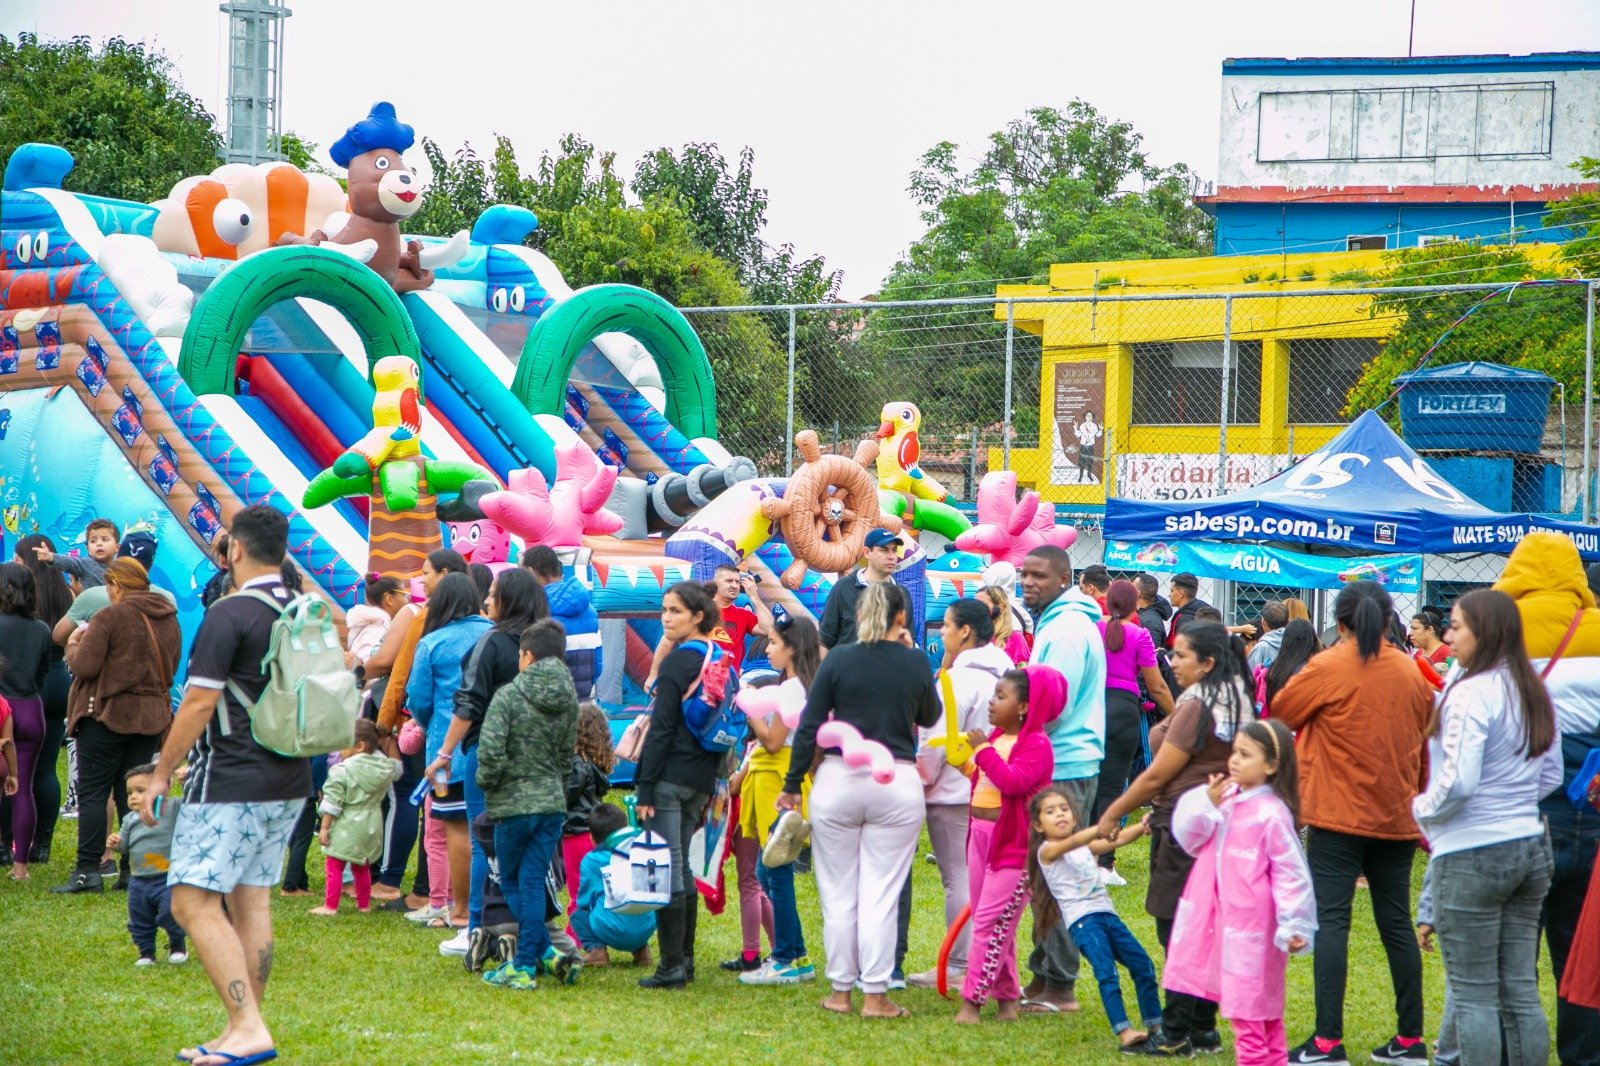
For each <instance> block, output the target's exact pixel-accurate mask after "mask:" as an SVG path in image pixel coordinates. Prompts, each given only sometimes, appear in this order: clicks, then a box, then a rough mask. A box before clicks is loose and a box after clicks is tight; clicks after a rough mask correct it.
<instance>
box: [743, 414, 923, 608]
mask: <svg viewBox="0 0 1600 1066" xmlns="http://www.w3.org/2000/svg"><path fill="white" fill-rule="evenodd" d="M794 442H795V446H796V447H798V448H799V449H800V455H801V457H802V459H804V462H803V463H802V464H801V466H800V467H799V469H797V470H796V471H795V472H794V474H793V475H791V476H790V478H789V484H788V486H787V487H786V488H785V489H784V490H783V498H782V499H777V500H764V501H762V504H761V513H762V514H764V515H765V516H766V517H767V518H770V519H773V520H775V521H777V523H778V528H779V529H780V530H781V531H782V532H783V539H784V542H785V543H786V544H788V546H789V554H791V555H793V556H794V562H793V563H792V564H791V565H790V566H789V567H787V568H786V569H785V570H784V572H783V577H782V582H783V586H784V587H785V588H787V589H791V590H792V589H798V588H799V587H800V584H801V582H802V581H803V580H804V579H805V573H806V570H807V568H809V569H812V570H817V571H820V572H822V573H828V574H839V573H844V572H845V571H848V570H850V569H852V568H854V566H855V565H856V561H857V560H859V559H860V558H861V552H862V545H863V544H864V543H865V541H866V538H867V530H869V529H872V528H873V527H874V526H883V527H884V528H886V529H890V530H892V531H893V532H896V533H898V532H899V531H900V521H899V519H897V518H895V517H893V516H892V515H881V514H880V513H879V510H878V483H877V480H876V479H875V478H874V477H873V476H872V474H870V473H868V472H867V470H866V469H865V468H863V467H862V466H861V465H860V464H858V463H856V462H855V461H853V460H851V459H849V458H847V457H846V456H843V455H823V454H822V449H821V447H820V446H819V445H818V443H817V435H816V433H814V432H812V431H811V430H809V429H808V430H805V431H803V432H801V433H798V434H796V435H795V438H794Z"/></svg>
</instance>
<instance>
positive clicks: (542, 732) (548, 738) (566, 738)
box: [478, 658, 578, 820]
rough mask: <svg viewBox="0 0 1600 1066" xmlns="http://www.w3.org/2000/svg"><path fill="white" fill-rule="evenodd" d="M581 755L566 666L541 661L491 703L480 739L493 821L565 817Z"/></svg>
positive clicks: (482, 784)
mask: <svg viewBox="0 0 1600 1066" xmlns="http://www.w3.org/2000/svg"><path fill="white" fill-rule="evenodd" d="M577 750H578V690H577V688H576V687H575V686H574V685H573V683H572V674H571V673H570V672H569V671H568V670H567V664H566V663H565V662H563V661H562V660H560V659H555V658H551V659H540V660H539V661H538V662H536V663H534V664H533V665H532V666H529V667H528V668H527V669H526V670H524V671H522V673H520V674H518V675H517V676H516V678H515V679H513V680H512V681H511V683H510V684H508V685H505V686H503V687H501V689H500V691H499V692H496V693H495V694H494V699H492V700H490V701H489V710H488V713H486V714H485V715H484V717H483V730H482V732H481V733H480V734H479V735H478V787H479V788H481V789H483V798H484V805H485V809H486V811H487V813H488V815H489V817H490V818H491V819H495V820H498V819H501V818H512V817H515V816H516V815H519V814H565V813H566V812H567V792H566V777H567V771H568V770H569V769H570V768H571V766H572V753H573V752H575V751H577Z"/></svg>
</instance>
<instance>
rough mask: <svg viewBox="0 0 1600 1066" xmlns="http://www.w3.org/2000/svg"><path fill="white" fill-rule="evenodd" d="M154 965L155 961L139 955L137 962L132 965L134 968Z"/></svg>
mask: <svg viewBox="0 0 1600 1066" xmlns="http://www.w3.org/2000/svg"><path fill="white" fill-rule="evenodd" d="M155 964H156V960H155V959H152V958H151V957H150V956H148V955H141V956H140V957H139V961H138V962H136V963H134V965H135V966H154V965H155Z"/></svg>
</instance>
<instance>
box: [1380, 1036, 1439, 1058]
mask: <svg viewBox="0 0 1600 1066" xmlns="http://www.w3.org/2000/svg"><path fill="white" fill-rule="evenodd" d="M1372 1061H1373V1062H1421V1063H1426V1062H1427V1061H1428V1045H1427V1044H1426V1043H1424V1042H1423V1041H1421V1040H1410V1041H1403V1040H1401V1039H1400V1038H1399V1037H1398V1036H1397V1037H1395V1038H1394V1039H1393V1040H1391V1041H1389V1042H1388V1043H1387V1044H1385V1045H1383V1046H1382V1047H1378V1048H1373V1049H1372Z"/></svg>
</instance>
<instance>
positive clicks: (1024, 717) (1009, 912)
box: [956, 666, 1067, 1024]
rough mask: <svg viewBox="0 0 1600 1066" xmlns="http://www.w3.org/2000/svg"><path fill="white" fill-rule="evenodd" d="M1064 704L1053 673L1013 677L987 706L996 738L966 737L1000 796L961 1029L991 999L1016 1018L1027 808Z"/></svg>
mask: <svg viewBox="0 0 1600 1066" xmlns="http://www.w3.org/2000/svg"><path fill="white" fill-rule="evenodd" d="M1066 702H1067V679H1066V678H1064V677H1062V676H1061V673H1060V671H1058V670H1056V669H1055V668H1054V667H1050V666H1030V667H1027V668H1026V669H1023V670H1009V671H1007V672H1006V673H1005V674H1004V675H1003V676H1002V677H1001V678H1000V683H999V684H998V685H996V686H995V691H994V696H993V697H991V698H990V700H989V722H990V724H991V725H993V726H994V730H993V732H989V733H985V732H984V731H983V730H981V729H974V730H972V732H970V733H968V734H967V739H968V740H969V741H970V742H971V743H972V746H973V749H974V750H973V755H972V761H973V763H974V764H975V765H976V766H977V770H978V782H977V785H976V787H979V788H981V787H983V786H984V783H985V782H987V783H988V785H989V786H991V787H993V788H995V789H997V790H998V791H999V793H1000V811H999V814H998V816H997V817H996V820H995V826H994V836H993V838H992V839H991V841H990V844H989V856H988V861H987V862H986V863H985V864H984V868H983V873H982V874H981V875H976V874H975V875H973V877H972V884H973V893H972V903H971V905H972V957H971V960H970V962H969V963H968V966H967V975H966V979H965V980H964V981H963V982H962V984H961V1000H962V1003H961V1010H960V1011H959V1012H958V1013H957V1014H956V1021H958V1022H961V1023H964V1024H972V1023H975V1022H976V1021H977V1020H978V1012H979V1011H980V1010H982V1008H983V1004H984V1001H985V1000H986V999H988V998H989V997H990V996H993V997H994V999H995V1005H996V1007H997V1008H998V1011H999V1017H1000V1019H1001V1020H1004V1021H1010V1020H1014V1019H1016V1018H1017V1017H1018V1015H1019V1012H1018V1009H1017V1008H1018V1003H1019V1001H1020V1000H1021V999H1022V985H1021V983H1020V982H1019V981H1018V980H1017V919H1018V918H1019V917H1021V915H1022V912H1023V910H1024V909H1025V908H1026V907H1027V904H1028V873H1027V866H1028V839H1029V831H1030V830H1029V823H1028V802H1029V801H1030V800H1031V799H1033V795H1034V793H1036V792H1038V791H1039V790H1040V789H1041V788H1044V787H1045V786H1046V785H1048V784H1049V783H1050V775H1051V772H1052V771H1053V770H1054V769H1055V755H1054V753H1053V751H1052V749H1051V747H1050V738H1049V737H1047V736H1045V732H1044V731H1045V730H1046V729H1047V728H1049V726H1050V723H1052V722H1054V721H1055V720H1056V719H1057V718H1058V717H1060V715H1061V708H1062V707H1063V706H1065V705H1066Z"/></svg>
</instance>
